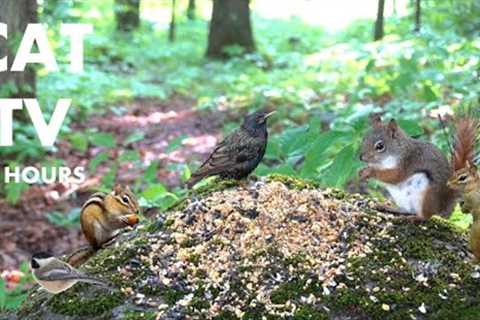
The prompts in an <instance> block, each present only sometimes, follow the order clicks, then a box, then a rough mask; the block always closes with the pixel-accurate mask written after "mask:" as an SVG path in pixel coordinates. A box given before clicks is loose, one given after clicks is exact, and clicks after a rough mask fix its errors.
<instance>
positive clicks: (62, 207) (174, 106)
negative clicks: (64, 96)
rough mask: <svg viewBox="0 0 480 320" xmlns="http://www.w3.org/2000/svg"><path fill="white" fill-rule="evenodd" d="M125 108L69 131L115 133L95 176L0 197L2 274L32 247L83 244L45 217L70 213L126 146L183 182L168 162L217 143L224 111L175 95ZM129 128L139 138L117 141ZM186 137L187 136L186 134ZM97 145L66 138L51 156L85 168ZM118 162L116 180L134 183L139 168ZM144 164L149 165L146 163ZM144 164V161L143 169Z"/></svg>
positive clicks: (170, 182)
mask: <svg viewBox="0 0 480 320" xmlns="http://www.w3.org/2000/svg"><path fill="white" fill-rule="evenodd" d="M126 110H127V112H125V113H124V114H121V115H118V114H116V113H114V112H113V111H109V112H107V113H106V114H103V115H97V116H92V117H91V118H89V120H88V125H86V124H85V123H76V124H72V126H71V129H72V130H73V131H78V132H81V131H84V130H86V129H88V128H97V129H98V130H100V131H101V132H108V133H111V134H113V135H114V136H115V138H116V140H117V142H120V143H118V144H117V147H116V148H114V149H113V150H112V151H111V155H110V160H109V161H105V162H103V163H101V164H100V165H99V166H98V167H97V168H96V170H95V176H94V177H89V176H87V179H86V181H85V182H84V183H83V184H82V185H74V184H71V185H65V184H50V185H47V186H33V187H31V188H30V189H29V191H28V192H24V193H23V195H22V198H21V199H20V201H19V202H18V204H17V205H15V206H13V205H10V204H8V203H7V202H6V201H4V200H2V201H0V212H2V215H3V219H2V220H3V221H2V223H1V226H0V247H1V248H2V252H1V253H0V273H1V271H2V270H12V269H17V268H18V267H19V265H20V263H21V262H22V261H27V260H28V259H29V257H30V255H31V253H32V252H35V251H40V250H42V251H49V252H53V253H54V254H56V255H59V254H65V253H69V252H71V251H72V250H74V249H75V248H77V247H79V246H81V245H83V244H84V243H85V240H84V238H83V236H82V234H81V231H80V229H79V226H78V225H74V226H61V225H56V224H53V223H52V222H51V221H49V219H48V217H47V214H48V213H50V212H55V211H57V212H62V213H68V212H69V211H71V210H72V209H74V208H79V207H81V205H82V203H83V202H84V201H85V200H86V199H87V198H88V196H89V195H90V194H91V192H92V190H93V188H94V187H96V186H98V184H99V180H100V179H101V177H102V176H103V175H104V174H105V173H106V172H107V171H108V169H109V166H110V165H111V162H110V161H114V160H115V159H116V158H118V157H119V155H121V154H122V153H123V152H124V151H125V150H136V151H138V153H139V154H140V155H141V159H140V160H141V161H143V162H144V163H147V164H148V163H149V162H151V161H154V160H158V161H159V163H160V164H159V170H158V171H157V178H158V180H159V181H161V182H162V183H164V184H165V185H166V186H168V187H175V186H179V185H180V184H181V180H180V177H179V176H180V172H178V171H171V170H168V169H167V167H169V166H170V165H171V164H183V163H191V162H192V161H194V162H199V161H201V160H202V159H204V158H205V156H206V155H207V154H208V152H209V151H210V150H211V149H212V148H213V147H214V145H215V144H216V142H217V140H218V138H219V136H220V134H221V128H222V123H223V121H224V120H225V118H226V117H234V116H233V115H227V114H226V113H223V114H222V113H218V112H216V113H215V114H213V113H212V112H208V111H204V112H202V111H195V101H193V100H191V99H188V98H184V97H173V98H172V99H170V100H168V101H153V100H137V101H133V102H132V103H130V105H128V108H127V109H126ZM133 132H142V133H143V139H141V140H139V141H136V142H134V143H131V144H124V143H121V142H122V141H125V139H126V137H127V136H129V135H131V134H132V133H133ZM179 137H185V139H183V140H182V141H181V143H180V145H179V146H178V147H177V148H175V150H174V151H172V152H168V151H167V148H168V146H169V143H170V142H171V141H172V140H174V139H178V138H179ZM187 137H188V138H187ZM99 152H101V148H99V147H95V146H90V147H89V149H88V150H87V151H86V152H84V153H81V152H78V151H76V150H74V148H72V146H71V145H70V143H69V142H68V141H61V142H59V144H58V151H57V152H56V153H54V154H52V156H54V157H55V158H58V159H64V160H65V165H66V166H68V167H70V168H73V167H76V166H84V167H87V166H88V163H89V162H90V161H91V160H92V159H93V158H94V157H95V156H96V155H97V154H98V153H99ZM126 165H127V166H125V165H122V166H120V168H119V170H118V174H117V182H119V183H123V184H132V183H134V181H135V180H136V179H138V177H139V176H141V174H142V172H141V170H142V169H140V168H138V169H137V168H130V167H128V164H126ZM147 166H148V165H147ZM147 166H142V167H143V168H145V167H147Z"/></svg>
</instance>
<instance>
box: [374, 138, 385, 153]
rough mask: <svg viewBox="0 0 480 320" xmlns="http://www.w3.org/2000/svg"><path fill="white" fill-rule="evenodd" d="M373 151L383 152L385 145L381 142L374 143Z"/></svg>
mask: <svg viewBox="0 0 480 320" xmlns="http://www.w3.org/2000/svg"><path fill="white" fill-rule="evenodd" d="M375 150H377V151H378V152H382V151H383V150H385V144H384V143H383V141H382V140H379V141H377V142H375Z"/></svg>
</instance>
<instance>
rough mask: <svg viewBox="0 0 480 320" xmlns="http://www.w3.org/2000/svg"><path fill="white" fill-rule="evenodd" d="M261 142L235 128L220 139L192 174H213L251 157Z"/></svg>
mask: <svg viewBox="0 0 480 320" xmlns="http://www.w3.org/2000/svg"><path fill="white" fill-rule="evenodd" d="M261 147H262V144H260V143H258V141H257V140H256V139H255V138H254V137H252V136H251V135H249V134H248V133H246V132H244V131H243V130H240V129H238V130H235V131H234V132H233V133H232V134H230V135H229V136H227V137H226V138H225V139H224V140H223V141H221V142H220V143H219V144H218V145H217V146H216V147H215V149H214V150H213V152H212V153H211V154H210V156H209V157H208V159H207V160H206V161H205V162H204V163H203V164H202V165H201V166H200V168H199V169H198V170H197V171H196V172H195V173H194V174H193V176H206V175H215V174H217V173H219V172H222V171H223V170H225V169H228V168H230V167H231V166H233V165H238V164H239V163H242V162H245V161H248V160H251V159H253V158H254V157H255V156H256V151H258V150H259V149H260V148H261Z"/></svg>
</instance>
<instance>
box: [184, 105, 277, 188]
mask: <svg viewBox="0 0 480 320" xmlns="http://www.w3.org/2000/svg"><path fill="white" fill-rule="evenodd" d="M274 112H275V111H273V112H269V113H267V112H264V111H258V112H254V113H251V114H249V115H247V116H246V117H245V119H244V120H243V124H242V126H241V127H240V128H239V129H237V130H235V131H234V132H232V133H231V134H230V135H229V136H227V137H226V138H225V139H224V140H223V141H221V142H220V143H219V144H217V145H216V146H215V149H214V150H213V152H212V153H211V154H210V156H209V157H208V159H207V160H206V161H205V162H204V163H203V164H202V165H201V166H200V168H198V170H197V171H196V172H194V173H193V174H192V176H191V178H190V179H189V180H188V181H187V187H188V188H191V187H193V185H195V184H196V183H197V182H199V181H200V180H202V179H203V178H206V177H210V176H220V177H221V178H222V179H236V180H240V179H243V178H245V177H246V176H248V175H249V174H250V173H251V172H252V171H253V170H255V168H256V167H257V166H258V164H259V163H260V161H262V158H263V156H264V154H265V149H266V147H267V139H268V132H267V118H268V117H270V116H271V115H272V114H273V113H274Z"/></svg>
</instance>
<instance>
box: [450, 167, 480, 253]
mask: <svg viewBox="0 0 480 320" xmlns="http://www.w3.org/2000/svg"><path fill="white" fill-rule="evenodd" d="M448 186H449V187H450V188H452V189H454V190H456V191H457V192H460V193H461V194H462V195H463V204H462V211H463V212H465V213H466V212H468V213H471V214H472V216H473V225H472V227H471V229H470V248H471V249H472V252H473V255H474V256H475V258H477V260H480V173H479V172H478V169H477V167H476V166H475V165H473V164H471V163H470V162H467V165H466V167H465V168H462V169H459V170H457V171H455V173H454V174H453V176H452V177H451V178H450V180H448Z"/></svg>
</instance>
